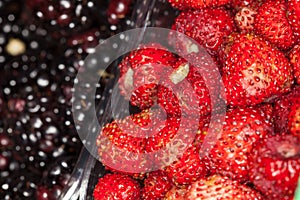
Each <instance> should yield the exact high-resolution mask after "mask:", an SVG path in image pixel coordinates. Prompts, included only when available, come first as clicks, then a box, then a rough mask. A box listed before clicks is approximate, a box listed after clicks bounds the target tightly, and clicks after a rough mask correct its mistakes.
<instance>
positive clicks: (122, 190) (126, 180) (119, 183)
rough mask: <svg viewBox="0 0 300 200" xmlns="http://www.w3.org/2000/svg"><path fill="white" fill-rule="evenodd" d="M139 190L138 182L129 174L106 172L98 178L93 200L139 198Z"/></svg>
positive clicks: (132, 199)
mask: <svg viewBox="0 0 300 200" xmlns="http://www.w3.org/2000/svg"><path fill="white" fill-rule="evenodd" d="M140 190H141V188H140V185H139V184H138V182H137V181H135V180H133V179H132V178H130V177H129V176H126V175H122V174H106V175H104V176H103V177H102V178H100V179H99V180H98V183H97V185H96V186H95V188H94V192H93V197H94V199H95V200H107V199H119V200H139V199H141V191H140Z"/></svg>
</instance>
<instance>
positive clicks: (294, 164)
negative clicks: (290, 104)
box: [249, 135, 300, 200]
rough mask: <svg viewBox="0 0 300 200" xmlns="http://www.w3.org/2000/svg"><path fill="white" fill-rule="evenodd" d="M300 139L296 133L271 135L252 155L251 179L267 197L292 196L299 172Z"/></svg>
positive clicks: (257, 146)
mask: <svg viewBox="0 0 300 200" xmlns="http://www.w3.org/2000/svg"><path fill="white" fill-rule="evenodd" d="M299 144H300V139H299V137H295V136H293V135H275V136H268V137H265V138H263V139H261V140H260V141H258V142H257V143H256V144H255V146H254V148H253V150H252V152H251V155H250V159H249V160H250V165H251V170H250V180H251V181H252V183H253V184H254V186H255V188H257V189H258V190H259V191H261V192H262V193H263V194H264V195H265V197H266V198H265V199H282V200H289V199H292V198H293V194H294V191H295V189H296V186H297V182H298V177H299V175H300V146H299Z"/></svg>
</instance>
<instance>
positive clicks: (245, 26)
mask: <svg viewBox="0 0 300 200" xmlns="http://www.w3.org/2000/svg"><path fill="white" fill-rule="evenodd" d="M256 14H257V9H256V8H255V7H254V6H244V7H242V8H241V9H239V11H238V12H237V13H236V14H235V17H234V20H235V22H236V25H237V27H238V29H239V30H240V31H241V32H242V33H250V32H252V31H253V30H254V19H255V15H256Z"/></svg>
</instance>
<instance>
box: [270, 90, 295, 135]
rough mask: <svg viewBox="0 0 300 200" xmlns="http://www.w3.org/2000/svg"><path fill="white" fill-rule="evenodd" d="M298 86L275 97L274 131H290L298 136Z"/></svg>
mask: <svg viewBox="0 0 300 200" xmlns="http://www.w3.org/2000/svg"><path fill="white" fill-rule="evenodd" d="M299 108H300V87H299V86H296V87H294V88H293V90H292V91H291V92H290V93H288V94H286V95H283V96H281V97H280V98H278V99H276V101H275V106H274V120H275V121H274V124H275V132H276V133H279V134H284V133H292V134H294V135H298V136H300V121H299V117H300V113H299Z"/></svg>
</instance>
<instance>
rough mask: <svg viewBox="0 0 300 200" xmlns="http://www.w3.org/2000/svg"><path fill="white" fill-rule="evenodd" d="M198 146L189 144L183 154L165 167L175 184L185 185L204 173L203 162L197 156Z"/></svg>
mask: <svg viewBox="0 0 300 200" xmlns="http://www.w3.org/2000/svg"><path fill="white" fill-rule="evenodd" d="M199 150H200V148H199V146H196V145H193V146H190V147H189V148H188V149H187V150H186V151H185V152H184V154H183V156H182V157H181V158H180V159H179V160H178V161H175V162H174V163H172V164H171V165H170V166H168V167H166V169H165V171H166V172H167V174H168V176H169V177H170V178H171V180H172V182H173V183H174V184H175V185H177V186H186V185H189V184H191V183H193V182H195V181H196V180H197V179H198V178H201V177H204V176H205V175H206V168H205V165H204V162H202V160H201V159H200V156H199Z"/></svg>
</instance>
